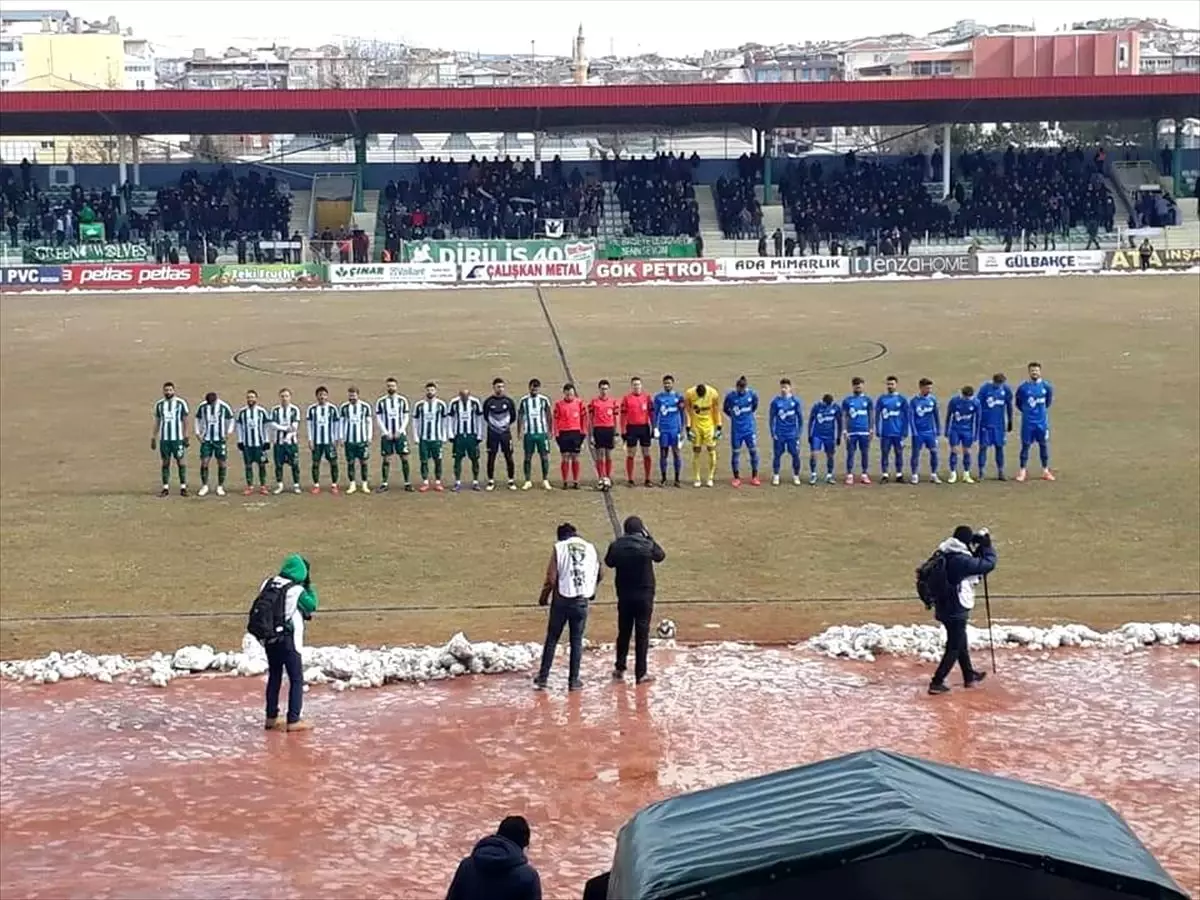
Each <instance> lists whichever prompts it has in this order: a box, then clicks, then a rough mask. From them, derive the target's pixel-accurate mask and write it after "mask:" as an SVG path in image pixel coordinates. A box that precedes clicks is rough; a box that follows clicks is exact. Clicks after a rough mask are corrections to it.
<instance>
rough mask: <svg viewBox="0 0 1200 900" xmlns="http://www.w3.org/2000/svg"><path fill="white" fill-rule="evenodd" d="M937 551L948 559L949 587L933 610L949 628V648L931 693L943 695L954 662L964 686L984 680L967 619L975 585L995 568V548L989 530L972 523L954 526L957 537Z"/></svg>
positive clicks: (947, 639) (938, 670)
mask: <svg viewBox="0 0 1200 900" xmlns="http://www.w3.org/2000/svg"><path fill="white" fill-rule="evenodd" d="M972 547H974V548H975V552H974V553H972ZM938 550H940V551H941V552H942V553H943V554H944V555H945V558H946V583H947V586H948V590H947V591H946V592H945V593H943V594H942V595H941V596H939V597H937V598H936V603H935V606H934V613H935V615H936V617H937V620H938V621H939V622H941V623H942V626H943V627H944V628H945V629H946V650H945V652H944V653H943V654H942V661H941V662H940V663H938V667H937V670H936V671H935V672H934V673H933V678H932V679H931V680H930V682H929V693H931V694H944V693H946V692H947V691H949V690H950V688H949V687H948V686H947V685H946V676H947V675H949V674H950V670H951V669H952V668H954V664H955V663H958V666H959V668H960V669H962V676H963V685H964V687H972V686H973V685H976V684H978V683H979V682H981V681H983V679H984V677H985V673H984V672H980V671H978V670H976V669H975V667H974V666H972V665H971V653H970V650H969V649H968V646H967V620H968V619H969V618H970V615H971V610H972V609H973V608H974V607H975V585H976V584H977V583H978V582H979V580H980V579H981V578H983V576H985V575H987V573H988V572H990V571H992V569H994V568H996V548H995V547H993V546H992V536H991V535H990V534H988V533H987V531H986V530H983V531H980V532H979V533H978V534H976V533H975V532H974V531H972V530H971V527H970V526H969V525H959V526H958V527H957V528H955V529H954V536H953V537H949V538H947V539H946V540H944V541H942V543H941V544H940V545H939V546H938Z"/></svg>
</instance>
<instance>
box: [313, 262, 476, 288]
mask: <svg viewBox="0 0 1200 900" xmlns="http://www.w3.org/2000/svg"><path fill="white" fill-rule="evenodd" d="M455 281H458V266H456V265H455V264H454V263H374V264H370V263H367V264H344V265H339V264H337V263H335V264H333V265H331V266H330V267H329V283H330V284H442V283H453V282H455Z"/></svg>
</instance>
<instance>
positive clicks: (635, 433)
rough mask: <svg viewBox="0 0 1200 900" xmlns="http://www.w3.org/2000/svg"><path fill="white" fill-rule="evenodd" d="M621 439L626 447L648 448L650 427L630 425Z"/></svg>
mask: <svg viewBox="0 0 1200 900" xmlns="http://www.w3.org/2000/svg"><path fill="white" fill-rule="evenodd" d="M622 437H623V439H624V441H625V446H626V447H635V446H641V447H649V446H650V440H651V433H650V426H649V425H630V426H629V427H628V428H626V429H625V434H624V435H623V436H622ZM676 438H678V435H676ZM664 446H667V445H664Z"/></svg>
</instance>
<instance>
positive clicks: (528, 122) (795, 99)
mask: <svg viewBox="0 0 1200 900" xmlns="http://www.w3.org/2000/svg"><path fill="white" fill-rule="evenodd" d="M1197 115H1200V76H1196V75H1190V74H1185V75H1119V76H1109V77H1057V78H1053V77H1052V78H982V79H972V78H945V79H923V80H902V81H901V80H888V81H845V82H825V83H789V84H675V85H628V86H613V87H608V86H604V87H575V86H554V87H528V88H403V89H395V88H387V89H367V90H327V91H54V92H40V91H39V92H29V91H13V92H4V93H0V127H2V128H3V130H4V132H5V133H7V134H20V135H42V134H45V135H50V134H116V133H124V134H176V133H198V132H203V133H209V134H247V133H258V134H262V133H267V132H277V133H280V132H282V133H301V134H324V133H335V134H343V133H345V134H349V133H354V132H361V133H367V134H378V133H380V132H387V133H392V132H396V133H402V134H408V133H414V132H417V133H428V132H447V131H544V130H565V129H580V128H586V127H593V128H594V127H604V126H610V127H624V128H632V127H647V126H650V127H654V126H657V127H666V128H690V127H695V126H699V125H743V126H755V127H776V126H790V125H922V124H933V123H945V122H951V123H961V122H1019V121H1079V120H1114V119H1150V118H1155V117H1158V118H1176V117H1179V118H1182V117H1190V116H1197Z"/></svg>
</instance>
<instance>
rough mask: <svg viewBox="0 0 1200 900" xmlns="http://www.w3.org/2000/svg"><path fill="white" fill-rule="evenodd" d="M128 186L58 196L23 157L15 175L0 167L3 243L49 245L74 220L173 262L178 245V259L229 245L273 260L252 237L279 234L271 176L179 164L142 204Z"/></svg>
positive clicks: (65, 240)
mask: <svg viewBox="0 0 1200 900" xmlns="http://www.w3.org/2000/svg"><path fill="white" fill-rule="evenodd" d="M135 190H137V189H136V188H135V187H134V186H133V185H131V184H128V183H126V184H125V185H122V186H121V187H120V188H118V189H117V190H111V189H97V188H84V187H82V186H81V185H78V184H76V185H73V186H72V187H71V188H70V189H69V191H67V192H66V193H65V194H64V193H63V192H59V191H54V192H47V191H44V190H42V189H41V188H40V187H39V186H38V183H37V181H36V180H35V179H34V178H33V177H32V166H31V165H30V164H29V162H28V161H27V160H26V161H23V162H22V163H21V165H20V167H19V169H18V172H17V173H14V172H13V170H12V169H10V168H3V169H0V221H3V224H4V227H5V228H6V230H7V232H8V238H9V243H11V244H14V245H16V244H18V243H27V244H48V245H52V246H63V245H65V244H71V243H75V242H76V241H77V240H78V237H79V224H80V222H88V221H94V222H98V223H100V224H102V225H103V226H104V234H105V237H106V239H107V240H109V241H117V242H122V243H124V242H128V241H142V242H146V243H148V244H150V245H152V247H153V249H154V254H155V257H156V258H159V259H160V261H179V258H180V251H181V250H182V254H183V261H189V262H204V261H208V262H213V261H215V260H216V254H218V253H220V252H226V251H229V252H233V251H234V250H235V248H236V250H237V253H238V257H239V259H240V260H242V261H246V260H247V259H253V260H255V261H260V262H261V261H274V258H275V257H274V253H273V251H267V252H265V253H264V252H261V251H260V250H259V248H258V243H259V241H262V240H266V241H282V240H285V239H286V237H287V229H288V220H289V218H290V217H291V210H292V201H291V195H290V192H289V191H287V190H286V188H285V187H284V186H282V185H281V184H279V183H277V181H276V179H275V177H274V176H273V175H271V174H267V175H266V176H265V177H264V176H263V175H261V174H260V173H259V172H257V171H254V170H252V171H251V172H249V173H248V174H247V175H243V176H240V177H235V176H234V174H233V172H232V171H230V170H229V169H227V168H224V167H222V168H221V169H219V170H217V171H216V172H213V173H211V174H208V175H201V174H200V173H199V172H198V171H196V170H194V169H187V170H184V171H183V172H182V173H181V174H180V176H179V180H178V182H177V183H176V184H172V185H167V186H164V187H161V188H159V189H158V190H157V191H156V193H155V198H154V202H153V204H151V205H150V206H149V207H148V208H146V207H144V206H142V205H140V204H139V203H138V202H135V200H134V192H135ZM297 256H298V254H297Z"/></svg>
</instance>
